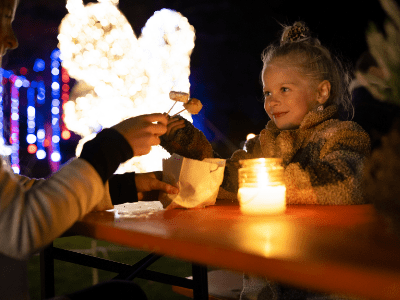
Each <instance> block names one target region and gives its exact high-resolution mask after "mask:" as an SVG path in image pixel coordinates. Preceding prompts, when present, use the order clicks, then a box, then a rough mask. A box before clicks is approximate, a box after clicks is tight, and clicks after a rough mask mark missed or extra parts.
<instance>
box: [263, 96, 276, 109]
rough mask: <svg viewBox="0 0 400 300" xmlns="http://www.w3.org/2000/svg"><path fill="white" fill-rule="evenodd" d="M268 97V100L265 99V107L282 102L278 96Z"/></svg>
mask: <svg viewBox="0 0 400 300" xmlns="http://www.w3.org/2000/svg"><path fill="white" fill-rule="evenodd" d="M268 98H269V99H268V100H265V105H264V106H265V109H267V108H270V107H274V106H277V105H278V104H279V103H280V102H279V100H278V99H276V97H273V96H269V97H268Z"/></svg>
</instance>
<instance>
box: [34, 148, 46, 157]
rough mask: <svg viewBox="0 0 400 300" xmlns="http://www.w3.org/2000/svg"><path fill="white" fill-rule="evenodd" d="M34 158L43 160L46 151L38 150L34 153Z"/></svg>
mask: <svg viewBox="0 0 400 300" xmlns="http://www.w3.org/2000/svg"><path fill="white" fill-rule="evenodd" d="M36 157H37V158H38V159H44V158H45V157H46V151H44V150H42V149H40V150H38V151H37V152H36Z"/></svg>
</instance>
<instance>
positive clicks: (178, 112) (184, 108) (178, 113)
mask: <svg viewBox="0 0 400 300" xmlns="http://www.w3.org/2000/svg"><path fill="white" fill-rule="evenodd" d="M184 110H186V108H184V109H182V110H181V111H180V112H177V113H176V114H174V115H173V116H171V118H172V117H175V116H176V115H179V114H180V113H181V112H183V111H184Z"/></svg>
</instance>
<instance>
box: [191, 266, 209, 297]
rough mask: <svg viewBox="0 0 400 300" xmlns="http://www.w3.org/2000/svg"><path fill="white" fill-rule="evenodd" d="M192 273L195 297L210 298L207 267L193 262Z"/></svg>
mask: <svg viewBox="0 0 400 300" xmlns="http://www.w3.org/2000/svg"><path fill="white" fill-rule="evenodd" d="M192 274H193V299H194V300H207V299H208V281H207V280H208V279H207V267H205V266H201V265H196V264H192Z"/></svg>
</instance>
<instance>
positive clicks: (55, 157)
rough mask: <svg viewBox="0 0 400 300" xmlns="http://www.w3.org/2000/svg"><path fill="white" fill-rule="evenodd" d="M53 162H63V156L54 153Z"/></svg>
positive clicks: (52, 155)
mask: <svg viewBox="0 0 400 300" xmlns="http://www.w3.org/2000/svg"><path fill="white" fill-rule="evenodd" d="M51 160H52V161H54V162H59V161H60V160H61V155H60V153H59V152H53V153H52V154H51Z"/></svg>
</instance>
